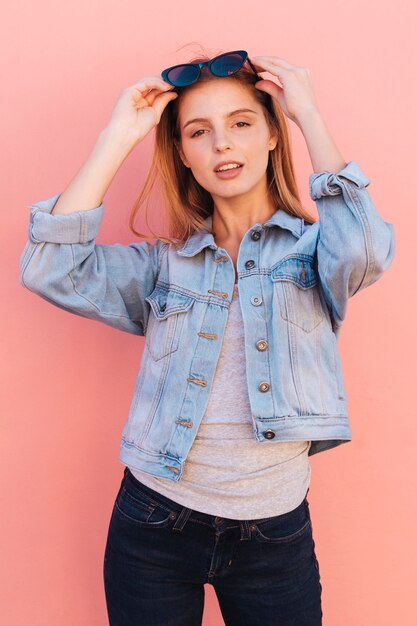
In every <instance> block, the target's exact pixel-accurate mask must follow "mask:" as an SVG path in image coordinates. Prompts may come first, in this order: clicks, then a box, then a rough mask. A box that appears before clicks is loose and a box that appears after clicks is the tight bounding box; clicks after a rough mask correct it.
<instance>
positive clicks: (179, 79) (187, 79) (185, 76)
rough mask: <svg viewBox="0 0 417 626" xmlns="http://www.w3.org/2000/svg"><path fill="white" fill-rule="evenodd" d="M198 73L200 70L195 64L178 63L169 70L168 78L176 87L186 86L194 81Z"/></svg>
mask: <svg viewBox="0 0 417 626" xmlns="http://www.w3.org/2000/svg"><path fill="white" fill-rule="evenodd" d="M198 74H199V71H198V68H197V67H195V65H178V66H177V67H174V68H173V69H172V70H170V71H169V73H168V78H169V80H170V81H171V82H172V83H174V85H175V86H176V87H184V86H185V85H190V84H191V83H194V82H195V81H196V80H197V78H198Z"/></svg>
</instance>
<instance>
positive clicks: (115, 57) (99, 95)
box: [0, 0, 417, 626]
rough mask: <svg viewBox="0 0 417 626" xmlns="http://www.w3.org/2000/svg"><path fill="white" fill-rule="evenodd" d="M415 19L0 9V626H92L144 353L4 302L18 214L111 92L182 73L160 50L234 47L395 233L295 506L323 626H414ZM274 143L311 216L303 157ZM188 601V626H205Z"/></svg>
mask: <svg viewBox="0 0 417 626" xmlns="http://www.w3.org/2000/svg"><path fill="white" fill-rule="evenodd" d="M415 13H416V11H415V8H414V6H412V3H411V2H402V3H400V4H398V3H395V4H391V3H388V2H382V3H381V1H379V2H375V1H372V2H367V3H366V4H364V3H363V2H362V1H359V0H352V1H351V2H348V3H346V2H334V1H332V2H330V1H326V0H317V1H316V2H314V3H311V2H307V1H303V2H298V3H295V4H293V3H281V4H279V3H272V2H268V3H267V2H263V3H262V2H261V3H249V2H243V3H242V2H236V1H232V2H229V3H224V2H216V1H214V2H211V3H210V5H207V3H206V4H204V3H203V4H195V5H194V7H192V5H190V3H189V2H186V1H185V0H177V1H176V2H175V3H171V2H167V1H166V0H162V1H160V2H159V6H157V5H155V4H154V3H152V2H150V3H140V2H132V1H131V0H125V1H124V2H122V3H120V4H119V5H116V4H115V3H114V2H109V1H107V0H106V1H104V2H103V0H100V1H97V0H92V1H90V2H89V3H87V4H86V3H85V2H82V1H81V0H73V1H72V2H67V3H65V4H64V3H56V2H52V1H51V0H45V1H44V2H42V3H38V2H37V3H34V2H33V3H24V4H23V3H9V5H8V6H7V7H3V11H2V30H3V32H2V33H1V37H0V46H1V51H2V52H3V63H2V68H3V72H2V85H1V91H2V97H1V98H0V107H1V126H2V128H1V137H2V148H3V149H2V150H1V155H0V156H1V159H2V161H3V163H2V167H1V171H2V173H3V181H2V197H3V202H2V210H1V211H0V219H1V221H2V222H3V223H2V224H1V232H2V246H1V254H2V256H3V258H2V262H1V265H0V267H1V271H2V274H3V275H2V284H3V296H4V297H3V300H2V306H1V314H2V316H3V329H4V330H3V334H2V344H3V349H4V355H5V358H3V359H1V364H0V367H1V370H2V372H1V373H2V389H1V419H2V426H1V432H2V437H1V445H2V447H1V456H0V458H1V464H2V468H1V470H2V471H1V493H2V503H3V512H2V515H1V518H0V519H1V533H0V537H1V549H0V554H1V565H0V575H1V580H0V589H1V596H2V600H1V603H0V605H1V608H0V623H1V624H4V625H5V626H6V625H7V626H23V625H27V624H30V625H31V626H73V625H74V624H80V625H87V624H88V626H102V625H103V624H106V623H107V615H106V611H105V597H104V590H103V583H102V559H103V552H104V545H105V539H106V534H107V527H108V522H109V516H110V513H111V509H112V506H113V502H114V498H115V495H116V492H117V489H118V486H119V484H120V480H121V477H122V471H123V466H122V465H121V464H120V462H119V461H118V451H119V440H120V435H121V429H122V425H123V423H124V420H125V418H126V416H127V413H128V409H129V405H130V400H131V396H132V393H133V387H134V382H135V378H136V373H137V369H138V366H139V362H140V356H141V352H142V349H143V345H144V341H143V338H138V337H134V336H133V335H128V334H125V333H122V332H117V331H115V330H113V329H111V328H109V327H106V326H104V325H100V324H98V323H97V322H93V321H90V320H86V319H82V318H80V317H76V316H74V315H70V314H68V313H66V312H64V311H62V310H60V309H58V308H55V307H53V306H51V305H50V304H48V303H47V302H45V301H43V300H41V299H40V298H38V297H37V296H35V295H34V294H31V293H30V292H29V291H27V290H25V289H23V288H22V287H21V286H20V284H19V276H18V262H19V256H20V254H21V252H22V250H23V246H24V244H25V241H26V235H27V224H28V219H29V208H28V205H30V204H31V203H32V202H35V201H37V200H40V199H43V198H47V197H49V196H51V195H53V194H55V193H57V192H58V191H62V190H63V189H64V187H65V186H66V185H67V184H68V182H69V181H70V179H71V178H72V177H73V176H74V174H75V173H76V171H77V170H78V168H79V166H80V165H81V163H82V161H83V160H84V159H85V158H86V156H87V154H88V153H89V151H90V150H91V148H92V146H93V144H94V142H95V139H96V137H97V135H98V133H99V132H100V130H101V129H102V128H103V127H104V125H105V124H106V123H107V120H108V118H109V115H110V112H111V110H112V107H113V104H114V102H115V101H116V98H117V97H118V95H119V92H120V91H121V90H122V89H123V88H124V87H125V86H127V85H130V84H132V83H133V82H135V81H136V80H137V79H138V78H139V77H141V76H145V75H152V74H158V73H159V72H160V71H161V69H163V68H164V67H167V66H168V65H172V64H174V63H176V62H180V61H182V60H186V59H187V58H188V55H191V54H192V53H193V47H189V48H187V49H186V50H185V51H183V52H178V53H177V52H175V50H176V49H177V48H179V47H180V46H181V45H183V44H186V43H188V42H191V41H195V42H198V43H201V44H202V45H204V46H206V47H207V49H208V50H209V51H212V52H213V53H214V54H216V53H217V51H218V50H233V49H237V48H245V49H247V50H248V51H249V54H252V55H254V56H255V55H264V54H270V55H276V56H281V57H283V58H285V59H287V60H288V61H290V62H293V63H295V64H298V65H307V66H308V67H309V68H310V69H311V71H312V79H313V84H314V86H315V90H316V94H317V97H318V101H319V104H320V107H321V110H322V113H323V114H324V116H325V119H326V120H327V123H328V125H329V127H330V129H331V131H332V134H333V136H334V138H335V140H336V142H337V143H338V145H339V146H340V148H341V152H342V154H343V155H344V157H345V159H346V160H351V159H354V160H356V161H357V162H358V163H359V164H360V166H361V167H362V169H363V170H364V172H365V173H366V174H367V176H369V178H370V179H371V181H372V182H371V185H370V188H369V191H370V193H371V194H372V198H373V200H374V202H375V204H376V206H377V207H378V210H379V212H380V214H381V215H382V217H383V218H384V219H385V220H386V221H389V222H391V223H393V224H394V227H395V233H396V243H397V253H396V258H395V260H394V263H393V265H392V267H391V268H390V269H389V271H388V272H387V274H386V275H385V276H384V277H383V278H382V279H381V280H380V281H379V282H377V283H376V284H374V285H372V286H371V287H370V288H368V289H367V290H365V291H364V292H361V293H360V294H358V295H357V296H356V297H354V298H353V299H352V300H351V302H350V308H349V313H348V318H347V320H346V322H345V325H344V328H343V330H342V335H341V338H340V342H339V345H340V351H341V354H342V362H343V369H344V374H345V384H346V387H347V390H348V394H349V402H350V418H351V423H352V428H353V442H352V443H349V444H346V445H344V446H342V447H340V448H336V449H334V450H333V451H329V452H327V453H323V454H320V455H317V456H315V457H313V458H312V459H311V464H312V472H313V473H312V485H311V489H310V493H309V501H310V505H311V514H312V520H313V527H314V534H315V541H316V549H317V555H318V558H319V562H320V568H321V574H322V584H323V611H324V625H325V626H347V625H349V626H353V625H355V626H363V625H365V624H366V626H392V625H393V624H401V625H403V624H404V625H406V624H411V623H415V621H414V620H415V597H414V596H415V582H416V580H415V566H414V563H415V562H416V558H417V554H416V548H415V546H416V541H415V533H414V526H415V523H414V520H415V517H414V516H415V514H416V513H417V509H416V505H415V493H416V475H417V471H416V470H417V468H416V453H415V441H416V434H417V428H416V417H417V411H416V408H415V407H416V401H415V397H414V390H415V388H416V366H415V358H414V356H413V352H414V355H415V353H416V348H417V345H416V341H415V339H416V337H415V327H416V324H415V310H416V309H415V305H416V302H415V300H414V307H413V297H414V299H415V295H416V290H415V276H416V273H415V269H416V263H415V238H414V235H413V230H414V229H415V212H416V206H415V205H416V203H415V196H416V194H415V186H414V183H415V179H416V173H415V162H414V155H415V145H416V139H417V137H416V133H415V128H416V127H415V110H416V107H415V99H416V98H415V96H416V82H415V76H416V72H415V64H413V60H414V59H415V54H416V47H415V41H416V40H415V37H413V36H412V31H411V29H412V28H413V26H414V24H415V19H416V14H415ZM178 16H180V18H178ZM195 49H196V51H197V50H198V48H197V46H196V47H195ZM290 128H291V132H292V137H293V147H294V153H295V165H296V170H297V175H298V180H299V184H300V189H301V192H302V195H303V199H304V202H305V204H306V206H308V207H309V208H310V209H311V210H312V211H313V212H314V211H315V205H314V203H313V202H312V201H311V199H310V198H309V195H308V176H309V174H310V173H311V172H312V167H311V163H310V160H309V156H308V152H307V149H306V146H305V142H304V139H303V137H302V135H301V133H300V131H299V130H298V128H297V127H296V126H294V125H293V124H292V123H290ZM152 139H153V136H152V135H150V136H148V138H147V139H146V140H145V142H144V143H142V144H141V145H140V146H139V147H138V148H137V149H136V151H135V152H134V153H133V154H132V155H130V157H129V158H128V160H127V161H126V162H125V163H124V165H123V166H122V168H121V170H120V171H119V173H118V174H117V176H116V178H115V180H114V182H113V184H112V186H111V187H110V189H109V191H108V193H107V195H106V198H105V217H104V221H103V224H102V229H101V232H100V234H99V237H98V242H99V243H113V242H120V243H128V242H131V241H134V237H133V235H132V234H131V233H130V231H129V229H128V226H127V221H128V215H129V210H130V206H131V204H132V202H133V200H134V198H135V195H136V193H137V191H138V189H139V187H140V185H141V183H142V182H143V180H144V176H145V173H146V167H147V165H148V163H149V157H150V149H151V142H152ZM154 208H155V221H154V222H153V223H154V225H156V227H157V226H158V217H157V215H158V204H157V202H156V204H155V205H154ZM142 227H143V228H144V227H145V226H144V223H142ZM5 292H6V294H7V295H5ZM409 321H410V322H411V323H409ZM96 432H98V433H99V435H98V437H97V436H94V438H93V433H96ZM413 576H414V579H413ZM206 591H207V596H206V598H207V600H206V610H205V617H204V626H218V625H221V624H222V623H223V622H222V619H221V617H220V612H219V609H218V606H217V602H216V600H215V597H214V594H213V592H212V589H211V587H206Z"/></svg>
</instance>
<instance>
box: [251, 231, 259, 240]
mask: <svg viewBox="0 0 417 626" xmlns="http://www.w3.org/2000/svg"><path fill="white" fill-rule="evenodd" d="M260 238H261V231H260V230H253V231H252V233H251V239H253V240H254V241H258V239H260Z"/></svg>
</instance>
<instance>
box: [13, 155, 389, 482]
mask: <svg viewBox="0 0 417 626" xmlns="http://www.w3.org/2000/svg"><path fill="white" fill-rule="evenodd" d="M370 182H371V181H370V180H369V179H368V178H367V177H366V175H365V174H364V173H363V171H362V170H361V168H360V167H359V165H358V164H357V163H356V162H355V161H349V162H348V163H347V165H346V166H345V167H344V168H343V169H341V170H340V171H339V172H327V171H323V172H319V173H313V174H312V175H311V176H310V179H309V188H310V197H311V198H312V199H313V200H314V201H315V202H316V206H317V210H318V214H319V219H318V221H316V222H315V223H314V224H309V223H307V222H305V221H304V220H303V219H302V218H300V217H296V216H293V215H290V214H288V213H287V212H285V211H284V210H282V209H278V210H277V211H276V212H275V213H274V214H273V215H272V217H271V218H270V219H268V220H267V221H266V222H264V223H263V224H261V223H256V224H253V226H252V227H251V228H250V229H249V230H248V231H247V232H246V233H245V235H244V237H243V239H242V241H241V244H240V248H239V254H238V258H237V281H238V286H239V299H240V305H241V310H242V317H243V328H242V332H243V333H244V337H245V354H244V355H242V358H245V359H246V372H247V385H248V393H249V400H250V406H251V419H252V428H253V437H254V439H255V441H256V442H258V443H259V445H268V446H273V445H276V444H277V443H279V442H280V441H296V440H311V441H312V444H311V447H310V450H309V454H310V455H312V454H316V453H318V452H322V451H324V450H327V449H330V448H332V447H335V446H338V445H340V444H342V443H345V442H348V441H350V440H351V439H352V436H351V428H350V424H349V417H348V412H347V398H346V389H345V386H344V382H343V376H342V369H341V361H340V356H339V351H338V344H337V340H338V336H339V332H340V329H341V326H342V323H343V320H344V319H345V316H346V309H347V303H348V299H349V298H350V297H351V296H353V295H354V294H356V293H357V292H358V291H360V290H361V289H364V288H365V287H368V286H369V285H372V283H374V282H375V281H376V280H378V278H380V276H381V275H382V273H383V272H384V271H385V270H386V269H387V268H388V267H389V265H390V264H391V261H392V259H393V257H394V249H395V243H394V229H393V225H392V224H390V223H388V222H385V221H383V220H382V218H381V216H380V215H379V213H378V212H377V210H376V208H375V206H374V204H373V202H372V199H371V197H370V195H369V192H368V190H367V189H366V187H367V186H368V185H369V183H370ZM59 196H60V194H56V195H55V196H53V197H51V198H49V199H47V200H43V201H40V202H37V203H36V204H33V205H31V207H30V209H31V210H30V224H29V229H28V230H29V239H28V241H27V243H26V246H25V248H24V250H23V252H22V255H21V259H20V280H21V284H22V285H23V286H25V287H27V288H28V289H29V290H31V291H33V292H35V293H36V294H38V295H39V296H41V297H42V298H44V299H45V300H47V301H48V302H50V303H52V304H54V305H56V306H58V307H60V308H62V309H64V310H66V311H69V312H70V313H74V314H75V315H81V316H84V317H87V318H91V319H93V320H97V321H99V322H103V323H105V324H108V325H110V326H113V327H115V328H117V329H119V330H122V331H126V332H129V333H132V334H134V335H142V336H145V345H144V351H143V355H142V360H141V365H140V368H139V372H138V377H137V382H136V386H135V390H134V396H133V399H132V403H131V407H130V411H129V415H128V418H127V420H126V422H125V424H124V427H123V431H122V437H121V443H120V455H119V460H120V461H121V462H122V463H124V464H126V465H130V466H132V467H134V468H137V469H138V470H142V471H145V472H148V473H150V474H153V475H155V476H159V477H164V478H167V479H171V480H180V479H181V476H182V474H183V470H184V463H185V461H186V458H187V454H188V452H189V450H190V448H191V446H192V444H193V441H194V439H195V436H196V434H197V432H198V428H199V424H200V422H201V420H202V418H203V415H204V412H205V408H206V405H207V402H208V398H209V394H210V389H211V386H212V381H213V377H214V373H215V370H216V365H217V361H218V358H219V355H220V349H221V345H222V340H223V335H224V329H225V325H226V321H227V316H228V310H229V306H230V301H231V297H232V293H233V286H234V282H235V269H234V265H233V262H232V260H231V258H230V256H229V254H228V253H227V251H226V250H225V249H224V248H222V247H220V246H218V245H216V243H215V240H214V238H213V235H212V234H211V232H210V227H211V223H212V217H211V216H210V217H208V218H207V219H206V224H205V227H204V229H202V230H200V231H198V232H195V233H194V234H193V235H191V236H190V237H189V238H188V240H187V241H186V243H185V244H183V245H182V246H181V247H180V248H177V249H175V247H174V246H173V245H171V244H169V243H166V242H162V241H161V240H160V239H156V240H155V242H153V243H150V242H148V241H142V242H140V243H132V244H129V245H122V244H117V243H116V244H112V245H103V244H97V243H96V242H95V238H96V236H97V234H98V232H99V228H100V224H101V221H102V217H103V211H104V206H103V203H102V204H100V206H98V207H96V208H92V209H89V210H87V211H77V212H74V213H72V214H66V215H60V214H56V215H51V214H50V212H51V210H52V209H53V207H54V205H55V203H56V201H57V200H58V198H59Z"/></svg>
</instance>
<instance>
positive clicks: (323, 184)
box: [309, 161, 371, 200]
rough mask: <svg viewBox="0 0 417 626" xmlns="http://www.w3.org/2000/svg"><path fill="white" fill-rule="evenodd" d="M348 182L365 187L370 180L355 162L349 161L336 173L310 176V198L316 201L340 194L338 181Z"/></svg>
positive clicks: (317, 173)
mask: <svg viewBox="0 0 417 626" xmlns="http://www.w3.org/2000/svg"><path fill="white" fill-rule="evenodd" d="M341 178H345V179H347V180H350V181H351V182H352V183H354V184H355V185H356V187H358V188H359V189H360V188H363V187H367V186H368V185H369V183H370V182H371V180H370V179H369V178H368V177H367V176H366V175H365V174H364V172H363V171H362V169H361V168H360V167H359V165H358V164H357V163H356V161H349V162H348V163H347V165H346V167H344V168H343V169H341V170H339V171H338V172H337V173H336V172H314V174H311V175H310V178H309V183H310V197H311V199H312V200H317V199H318V198H322V197H323V196H337V195H338V194H341V193H342V188H341V184H340V179H341Z"/></svg>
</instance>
